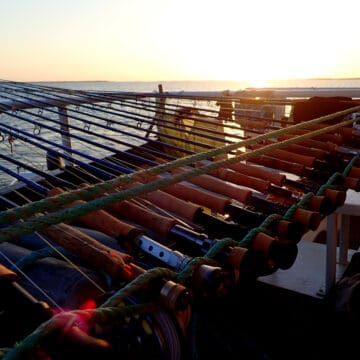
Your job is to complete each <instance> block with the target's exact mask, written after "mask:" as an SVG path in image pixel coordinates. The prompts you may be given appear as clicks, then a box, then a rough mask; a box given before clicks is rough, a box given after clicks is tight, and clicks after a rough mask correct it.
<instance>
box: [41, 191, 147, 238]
mask: <svg viewBox="0 0 360 360" xmlns="http://www.w3.org/2000/svg"><path fill="white" fill-rule="evenodd" d="M63 192H64V190H62V189H60V188H53V189H51V190H50V191H49V193H48V196H55V195H59V194H62V193H63ZM84 203H85V201H83V200H77V201H75V202H73V203H72V204H70V205H66V206H65V207H72V206H75V205H80V204H84ZM76 220H77V221H79V222H81V223H82V224H84V225H85V226H88V227H89V228H92V229H95V230H98V231H100V232H103V233H104V234H106V235H109V236H111V237H113V238H118V237H121V238H133V237H135V236H137V235H139V234H140V233H141V230H140V229H139V228H137V227H135V226H132V225H130V224H127V223H125V222H123V221H121V220H119V219H117V218H116V217H114V216H112V215H110V214H109V213H108V212H106V211H104V210H96V211H92V212H90V213H88V214H86V215H82V216H79V217H78V218H77V219H76Z"/></svg>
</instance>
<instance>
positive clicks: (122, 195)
mask: <svg viewBox="0 0 360 360" xmlns="http://www.w3.org/2000/svg"><path fill="white" fill-rule="evenodd" d="M354 109H355V108H352V109H349V110H345V111H343V112H339V113H336V115H340V114H346V113H348V112H349V111H354ZM328 118H330V116H324V117H322V118H319V119H314V120H312V121H309V122H308V123H307V125H311V124H315V123H317V122H321V121H324V120H326V119H328ZM350 123H353V120H352V119H351V120H346V121H343V122H341V123H340V124H335V125H331V126H330V127H329V128H328V129H330V128H331V129H336V128H338V127H341V126H344V125H346V124H350ZM297 127H298V126H297V125H294V126H293V127H292V128H291V129H295V128H297ZM301 127H303V125H301ZM328 129H326V130H328ZM283 131H284V130H281V131H277V132H274V134H272V135H278V134H280V133H281V132H283ZM321 132H322V131H315V132H314V133H313V134H312V135H315V134H319V133H321ZM301 138H306V136H302V137H301ZM259 139H262V138H261V137H259V138H256V139H255V140H257V141H258V140H259ZM252 141H253V140H251V141H247V142H244V145H247V144H250V143H251V142H252ZM282 144H283V145H285V144H286V142H282ZM236 146H239V145H238V144H236ZM225 148H226V149H233V148H235V147H234V146H233V145H229V146H227V147H224V149H221V150H225ZM270 148H271V146H270V145H269V146H267V147H266V149H265V150H268V149H270ZM216 153H217V150H216V151H215V150H213V151H210V152H209V153H206V155H207V156H208V155H210V154H216ZM261 153H262V151H254V152H252V153H251V155H258V154H261ZM245 155H246V154H245ZM239 158H243V157H242V156H239ZM195 159H197V160H202V159H203V155H202V154H197V155H196V156H191V157H189V158H185V159H181V160H178V162H179V163H181V164H183V165H184V164H188V163H190V160H191V161H196V160H195ZM235 160H238V158H235ZM227 161H229V163H231V161H232V159H229V160H227ZM222 163H223V162H222V161H218V162H217V164H215V165H214V166H208V165H206V166H205V167H204V169H205V168H206V170H209V171H210V170H212V169H215V168H216V165H218V164H222ZM160 168H162V167H155V168H154V169H153V171H154V173H157V170H158V169H160ZM140 173H141V174H142V173H143V174H144V175H145V174H147V173H148V172H146V171H143V172H140ZM189 175H193V172H189ZM186 178H187V176H184V175H181V176H179V175H177V176H175V177H174V178H173V179H169V180H168V179H165V180H161V181H155V182H154V183H155V184H157V185H159V184H162V185H165V184H171V183H175V182H176V181H179V180H181V179H186ZM127 179H129V180H130V179H133V177H132V176H129V177H124V178H123V179H117V180H116V181H115V180H113V181H110V182H105V183H104V185H103V186H99V189H100V188H101V189H102V188H104V189H109V188H110V187H111V186H112V185H113V183H116V184H118V185H120V184H124V183H126V182H127ZM123 180H124V181H123ZM152 186H153V183H151V184H150V186H149V185H148V184H146V185H144V186H141V187H140V188H139V189H136V190H135V191H131V193H134V192H135V193H136V194H141V193H145V192H146V190H147V189H148V188H151V187H152ZM79 192H81V194H82V195H83V193H85V194H84V195H85V197H86V193H87V192H86V191H83V190H79ZM71 195H72V194H71ZM129 195H130V192H129V191H126V190H125V191H123V192H121V193H119V194H116V195H114V197H112V198H109V199H108V198H106V199H103V200H102V201H101V205H100V203H99V202H98V201H96V200H94V201H93V202H92V203H95V204H96V206H99V205H100V206H104V205H105V203H111V202H112V200H115V199H125V198H127V196H129ZM91 206H93V204H91ZM48 208H51V206H50V204H48V203H46V209H48ZM80 208H81V212H83V213H85V211H86V210H87V209H88V206H87V205H84V206H80ZM63 215H64V214H62V215H61V216H63ZM44 218H46V219H48V217H44ZM49 220H50V218H49ZM49 220H47V221H49ZM52 221H53V220H52ZM33 223H34V224H33V225H32V226H34V227H36V228H39V229H40V228H41V227H42V226H43V225H42V226H39V224H37V222H36V221H34V222H33ZM36 224H37V225H36ZM24 230H25V229H22V230H21V231H24Z"/></svg>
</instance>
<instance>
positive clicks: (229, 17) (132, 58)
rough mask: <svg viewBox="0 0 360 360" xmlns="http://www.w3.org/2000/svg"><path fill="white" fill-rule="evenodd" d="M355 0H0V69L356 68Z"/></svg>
mask: <svg viewBox="0 0 360 360" xmlns="http://www.w3.org/2000/svg"><path fill="white" fill-rule="evenodd" d="M358 4H359V3H358V0H342V1H334V0H302V1H296V2H293V1H288V0H271V1H269V0H248V1H244V0H217V1H214V0H181V1H179V0H61V1H59V0H0V34H1V39H2V41H1V52H0V54H1V56H0V78H1V79H6V80H15V81H69V80H74V81H80V80H114V81H159V80H163V81H166V80H251V81H261V80H267V79H288V78H309V77H360V40H359V39H360V26H359V13H358V9H359V5H358Z"/></svg>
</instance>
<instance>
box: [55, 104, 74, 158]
mask: <svg viewBox="0 0 360 360" xmlns="http://www.w3.org/2000/svg"><path fill="white" fill-rule="evenodd" d="M58 110H59V120H60V129H61V130H62V131H63V132H64V133H62V135H61V138H62V144H63V146H66V147H67V148H68V149H70V151H67V152H66V153H67V154H68V155H69V156H72V151H71V138H70V129H69V119H68V115H67V110H66V106H59V107H58ZM65 163H66V165H69V162H68V160H65Z"/></svg>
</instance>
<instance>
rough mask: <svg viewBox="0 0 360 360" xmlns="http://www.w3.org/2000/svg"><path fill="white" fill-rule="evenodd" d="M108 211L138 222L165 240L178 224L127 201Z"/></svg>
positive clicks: (113, 206)
mask: <svg viewBox="0 0 360 360" xmlns="http://www.w3.org/2000/svg"><path fill="white" fill-rule="evenodd" d="M108 210H109V212H110V213H112V214H114V215H115V216H120V217H122V218H124V219H127V220H131V221H134V222H137V223H138V224H140V225H142V226H144V227H146V228H148V229H150V230H152V231H154V232H156V233H157V234H159V235H160V236H162V237H164V238H166V237H167V236H168V235H169V232H170V230H171V228H172V227H173V226H175V225H176V224H177V223H178V222H177V221H176V220H174V219H171V218H168V217H166V216H162V215H160V214H157V213H155V212H154V211H149V210H148V209H145V208H143V207H141V206H139V205H136V204H134V203H132V202H130V201H126V200H125V201H122V202H119V203H115V204H112V205H111V206H110V207H109V208H108Z"/></svg>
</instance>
